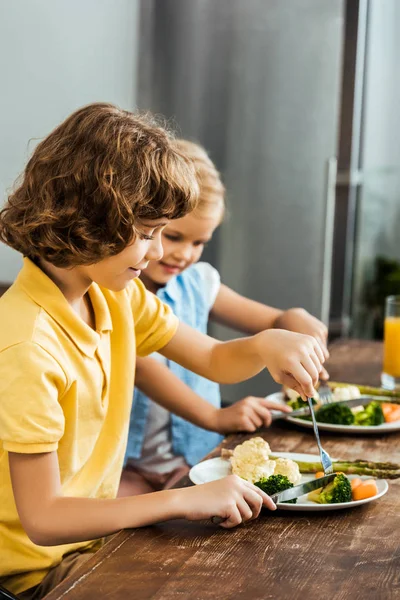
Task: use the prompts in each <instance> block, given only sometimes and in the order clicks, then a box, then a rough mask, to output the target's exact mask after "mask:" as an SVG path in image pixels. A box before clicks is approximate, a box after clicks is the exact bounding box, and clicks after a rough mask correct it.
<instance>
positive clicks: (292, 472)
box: [273, 458, 301, 485]
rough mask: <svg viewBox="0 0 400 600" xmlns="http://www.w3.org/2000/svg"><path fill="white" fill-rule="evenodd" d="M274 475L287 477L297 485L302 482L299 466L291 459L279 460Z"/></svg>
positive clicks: (276, 462)
mask: <svg viewBox="0 0 400 600" xmlns="http://www.w3.org/2000/svg"><path fill="white" fill-rule="evenodd" d="M273 462H275V469H274V475H286V477H287V478H288V479H289V481H291V482H292V483H293V485H297V484H298V483H300V481H301V473H300V470H299V465H298V464H297V463H295V462H294V460H291V459H290V458H277V459H276V460H275V461H273Z"/></svg>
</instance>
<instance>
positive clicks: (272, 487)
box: [254, 475, 297, 504]
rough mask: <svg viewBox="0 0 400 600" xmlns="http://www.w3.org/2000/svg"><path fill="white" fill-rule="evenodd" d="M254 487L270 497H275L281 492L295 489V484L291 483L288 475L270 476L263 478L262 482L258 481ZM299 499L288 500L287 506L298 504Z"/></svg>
mask: <svg viewBox="0 0 400 600" xmlns="http://www.w3.org/2000/svg"><path fill="white" fill-rule="evenodd" d="M254 485H256V486H257V487H259V488H260V490H263V492H265V493H266V494H268V496H273V495H274V494H278V493H279V492H283V491H284V490H287V489H289V488H292V487H293V483H292V482H291V481H289V479H288V478H287V477H286V475H270V477H262V478H261V479H260V481H257V482H256V483H255V484H254ZM296 502H297V498H294V500H287V502H286V503H285V504H296Z"/></svg>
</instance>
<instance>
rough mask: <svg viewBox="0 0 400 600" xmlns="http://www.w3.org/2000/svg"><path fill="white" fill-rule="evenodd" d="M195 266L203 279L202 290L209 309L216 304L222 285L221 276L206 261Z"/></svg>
mask: <svg viewBox="0 0 400 600" xmlns="http://www.w3.org/2000/svg"><path fill="white" fill-rule="evenodd" d="M193 268H195V269H196V270H197V272H198V274H199V275H200V277H201V280H202V292H203V294H204V298H205V301H206V303H207V305H208V307H209V311H210V310H211V309H212V307H213V306H214V303H215V300H216V298H217V295H218V292H219V289H220V287H221V277H220V274H219V273H218V271H217V269H215V268H214V267H213V266H211V265H210V264H209V263H206V262H199V263H197V265H195V266H194V267H193Z"/></svg>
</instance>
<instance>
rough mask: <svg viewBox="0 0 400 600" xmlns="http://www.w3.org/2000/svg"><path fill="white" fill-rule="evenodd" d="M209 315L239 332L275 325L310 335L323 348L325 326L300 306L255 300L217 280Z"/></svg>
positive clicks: (249, 331) (325, 332)
mask: <svg viewBox="0 0 400 600" xmlns="http://www.w3.org/2000/svg"><path fill="white" fill-rule="evenodd" d="M210 318H211V319H213V320H215V321H217V322H219V323H222V324H223V325H227V326H228V327H232V328H233V329H236V330H238V331H242V332H243V333H248V334H255V333H259V332H260V331H263V330H264V329H270V328H272V327H275V328H277V329H288V330H289V331H296V332H297V333H305V334H307V335H312V336H313V337H315V338H316V339H317V340H318V341H320V342H321V344H322V346H323V350H325V346H326V340H327V336H328V329H327V328H326V326H325V325H324V324H323V323H322V322H321V321H319V320H318V319H316V318H315V317H313V316H312V315H310V313H308V312H307V311H306V310H304V309H302V308H291V309H289V310H286V311H282V310H278V309H277V308H272V306H266V305H265V304H261V302H255V301H254V300H250V299H249V298H246V297H245V296H241V295H240V294H237V293H236V292H234V291H233V290H231V289H230V288H229V287H227V286H226V285H223V284H221V286H220V289H219V292H218V294H217V297H216V299H215V302H214V305H213V307H212V309H211V312H210Z"/></svg>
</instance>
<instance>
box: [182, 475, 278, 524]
mask: <svg viewBox="0 0 400 600" xmlns="http://www.w3.org/2000/svg"><path fill="white" fill-rule="evenodd" d="M176 492H177V493H179V496H180V501H182V505H183V506H182V510H183V512H182V516H183V517H184V518H185V519H188V520H189V521H200V520H202V519H211V518H212V517H220V518H222V519H224V521H223V522H222V523H221V527H225V528H226V529H230V528H231V527H235V526H236V525H240V524H241V523H244V522H245V521H250V520H251V519H256V518H257V517H258V515H259V514H260V510H261V508H262V506H265V507H266V508H268V509H270V510H275V509H276V506H275V504H274V503H273V502H272V500H271V498H270V497H269V496H268V495H267V494H266V493H265V492H263V491H262V490H260V489H259V488H258V487H256V486H255V485H253V484H252V483H249V482H248V481H245V480H244V479H241V478H240V477H238V476H237V475H229V477H224V478H223V479H218V481H212V482H211V483H203V484H202V485H196V486H193V487H190V488H185V489H180V490H176Z"/></svg>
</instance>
